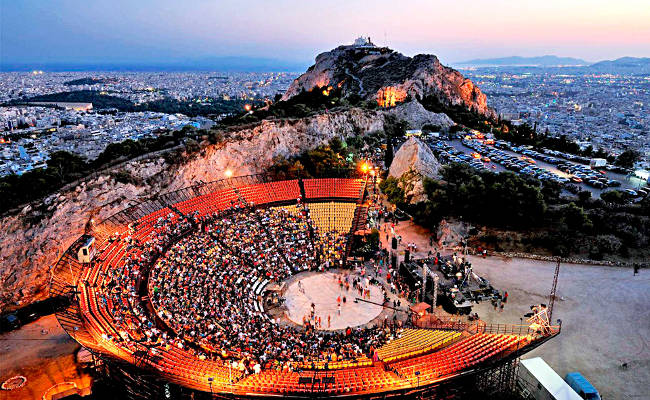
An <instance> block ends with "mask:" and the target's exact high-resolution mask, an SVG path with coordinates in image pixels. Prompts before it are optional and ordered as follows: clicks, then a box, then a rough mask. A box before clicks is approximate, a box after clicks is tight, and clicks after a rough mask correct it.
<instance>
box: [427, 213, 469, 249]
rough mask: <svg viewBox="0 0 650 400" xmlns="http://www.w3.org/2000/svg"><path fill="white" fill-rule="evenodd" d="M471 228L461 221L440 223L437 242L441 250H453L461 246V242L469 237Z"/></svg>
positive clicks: (443, 221)
mask: <svg viewBox="0 0 650 400" xmlns="http://www.w3.org/2000/svg"><path fill="white" fill-rule="evenodd" d="M470 229H471V226H470V225H468V224H467V223H464V222H460V221H451V222H448V221H447V220H444V219H443V220H442V221H440V224H439V225H438V230H437V231H436V240H437V245H438V247H439V248H453V247H456V246H460V245H461V242H462V241H463V240H464V239H466V238H467V237H468V236H469V231H470Z"/></svg>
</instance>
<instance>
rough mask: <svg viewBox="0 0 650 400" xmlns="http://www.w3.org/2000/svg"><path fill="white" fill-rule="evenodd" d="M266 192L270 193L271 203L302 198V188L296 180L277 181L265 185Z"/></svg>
mask: <svg viewBox="0 0 650 400" xmlns="http://www.w3.org/2000/svg"><path fill="white" fill-rule="evenodd" d="M263 186H264V188H265V190H267V191H268V193H269V196H270V197H271V201H287V200H295V199H297V198H298V196H300V186H298V181H297V180H296V179H294V180H290V181H277V182H268V183H264V185H263Z"/></svg>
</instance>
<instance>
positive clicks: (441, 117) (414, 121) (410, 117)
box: [386, 100, 456, 129]
mask: <svg viewBox="0 0 650 400" xmlns="http://www.w3.org/2000/svg"><path fill="white" fill-rule="evenodd" d="M386 113H387V114H391V115H394V116H395V117H397V119H401V120H404V121H408V123H409V127H410V128H411V129H421V128H422V127H423V126H424V125H427V124H429V125H438V126H440V127H441V128H443V129H444V128H448V127H450V126H454V125H456V124H455V123H454V121H452V120H451V118H449V117H448V116H447V114H443V113H434V112H431V111H429V110H427V109H425V108H424V106H422V104H420V102H419V101H417V100H413V101H409V102H408V103H403V104H400V105H398V106H396V107H393V108H391V109H389V110H388V111H386Z"/></svg>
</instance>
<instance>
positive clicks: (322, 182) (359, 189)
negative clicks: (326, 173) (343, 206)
mask: <svg viewBox="0 0 650 400" xmlns="http://www.w3.org/2000/svg"><path fill="white" fill-rule="evenodd" d="M303 185H304V187H305V196H306V197H307V198H308V199H313V198H324V197H336V198H348V199H360V198H361V196H362V194H363V189H364V186H365V181H364V180H363V179H345V178H325V179H305V180H303Z"/></svg>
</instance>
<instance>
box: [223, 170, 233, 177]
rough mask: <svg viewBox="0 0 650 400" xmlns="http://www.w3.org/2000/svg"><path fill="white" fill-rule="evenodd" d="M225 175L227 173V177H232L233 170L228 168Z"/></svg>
mask: <svg viewBox="0 0 650 400" xmlns="http://www.w3.org/2000/svg"><path fill="white" fill-rule="evenodd" d="M224 175H226V178H230V177H232V170H231V169H230V168H228V169H227V170H226V171H225V172H224Z"/></svg>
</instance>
